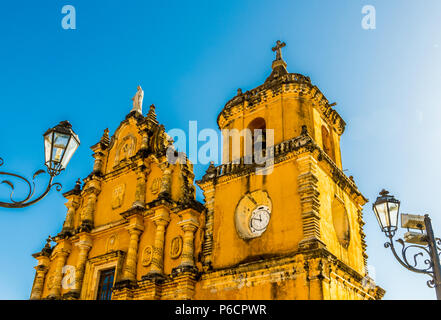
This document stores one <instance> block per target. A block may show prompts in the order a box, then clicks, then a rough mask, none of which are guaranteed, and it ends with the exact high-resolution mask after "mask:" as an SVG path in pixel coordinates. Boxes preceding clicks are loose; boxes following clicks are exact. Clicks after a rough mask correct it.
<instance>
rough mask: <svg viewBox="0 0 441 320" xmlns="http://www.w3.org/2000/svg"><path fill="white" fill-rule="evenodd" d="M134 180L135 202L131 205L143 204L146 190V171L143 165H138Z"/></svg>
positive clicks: (141, 205) (139, 205)
mask: <svg viewBox="0 0 441 320" xmlns="http://www.w3.org/2000/svg"><path fill="white" fill-rule="evenodd" d="M136 173H137V180H136V192H135V202H133V207H142V208H144V206H145V191H146V175H147V174H146V172H145V167H144V166H141V167H138V169H137V171H136Z"/></svg>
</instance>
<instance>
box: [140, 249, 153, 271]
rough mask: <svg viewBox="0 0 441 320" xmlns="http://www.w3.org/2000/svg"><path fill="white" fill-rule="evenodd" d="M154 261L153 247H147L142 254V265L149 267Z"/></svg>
mask: <svg viewBox="0 0 441 320" xmlns="http://www.w3.org/2000/svg"><path fill="white" fill-rule="evenodd" d="M152 259H153V247H152V246H147V247H145V249H144V251H143V252H142V265H143V266H144V267H148V266H149V265H150V264H151V263H152Z"/></svg>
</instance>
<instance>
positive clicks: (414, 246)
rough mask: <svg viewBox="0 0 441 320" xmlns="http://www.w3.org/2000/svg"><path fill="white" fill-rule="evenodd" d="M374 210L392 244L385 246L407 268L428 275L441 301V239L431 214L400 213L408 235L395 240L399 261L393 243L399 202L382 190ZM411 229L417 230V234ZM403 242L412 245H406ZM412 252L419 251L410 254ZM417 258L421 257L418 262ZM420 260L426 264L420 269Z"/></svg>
mask: <svg viewBox="0 0 441 320" xmlns="http://www.w3.org/2000/svg"><path fill="white" fill-rule="evenodd" d="M372 209H373V211H374V213H375V216H376V218H377V220H378V224H379V225H380V228H381V231H383V232H384V233H385V235H386V236H387V237H388V238H389V242H386V243H385V244H384V247H385V248H391V250H392V253H393V254H394V256H395V258H396V259H397V260H398V262H399V263H400V264H401V265H402V266H403V267H405V268H406V269H408V270H410V271H413V272H416V273H422V274H426V275H429V276H430V277H431V280H428V281H427V285H428V286H429V287H430V288H435V291H436V296H437V299H438V300H441V267H440V261H439V255H438V250H441V239H440V238H435V237H434V235H433V229H432V222H431V220H430V218H429V215H427V214H426V215H424V216H421V215H412V214H401V227H402V228H407V230H408V232H406V233H405V234H404V240H403V239H398V240H396V241H397V242H398V243H400V244H401V246H402V248H401V253H400V254H401V258H400V256H399V255H398V253H397V251H396V250H395V247H394V243H393V240H392V238H393V237H394V235H395V232H396V231H397V229H398V227H397V226H398V216H399V209H400V201H398V200H397V199H395V198H394V196H392V195H389V192H388V191H386V190H384V189H383V190H381V192H380V196H379V197H378V198H377V200H376V201H375V203H374V204H373V205H372ZM409 229H413V230H418V232H415V231H410V230H409ZM424 230H425V232H424ZM404 242H406V243H410V245H407V246H406V245H405V244H404ZM409 249H410V250H409ZM408 250H409V252H408ZM412 250H416V251H413V253H411V251H412ZM415 252H416V253H415ZM410 257H412V260H411V262H409V258H410ZM418 257H422V258H420V259H418ZM424 257H425V258H424ZM421 261H423V265H422V266H420V264H421Z"/></svg>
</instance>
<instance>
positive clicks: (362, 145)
mask: <svg viewBox="0 0 441 320" xmlns="http://www.w3.org/2000/svg"><path fill="white" fill-rule="evenodd" d="M67 4H70V5H73V6H75V8H76V18H77V22H76V27H77V29H76V30H64V29H62V27H61V19H62V17H63V15H62V14H61V8H62V7H63V6H64V5H67ZM367 4H369V5H374V6H375V8H376V14H377V16H376V23H377V25H376V29H375V30H364V29H362V28H361V19H362V17H363V15H362V13H361V9H362V7H363V6H364V5H367ZM440 16H441V2H439V1H437V0H433V1H429V0H426V1H424V2H423V1H405V0H389V1H375V0H370V1H358V0H340V1H338V2H337V1H331V0H329V1H327V0H309V1H306V0H305V1H294V0H288V1H282V0H277V1H263V0H252V1H244V0H240V1H237V0H236V1H230V0H223V1H161V2H159V1H134V0H133V1H131V0H130V1H124V2H122V1H110V0H108V1H85V0H72V1H38V2H37V1H15V2H12V1H8V2H6V1H2V2H1V3H0V39H1V50H0V106H1V117H0V157H2V158H3V159H4V160H5V165H4V166H3V167H2V168H1V169H3V170H8V171H13V172H20V173H23V174H25V175H26V176H27V177H30V176H32V173H33V172H34V171H36V170H37V169H40V168H42V166H43V139H42V133H43V132H44V131H45V130H46V129H48V128H49V127H52V126H54V125H55V124H57V123H58V122H59V121H61V120H65V119H68V120H69V121H70V122H71V123H72V125H73V127H74V130H75V131H76V133H77V134H78V135H79V136H80V139H81V146H80V148H79V150H78V151H77V153H76V154H75V155H74V157H73V159H72V161H71V162H70V164H69V166H68V169H67V171H66V172H64V173H63V174H62V175H60V176H59V177H58V178H57V181H59V182H61V183H62V184H63V186H64V188H63V190H64V191H67V190H69V189H71V188H72V187H73V186H74V182H75V180H76V179H77V178H79V177H81V178H84V177H86V176H87V175H88V174H89V173H90V171H91V169H92V164H93V159H92V157H91V154H92V151H91V150H90V149H89V147H90V146H91V145H93V144H94V143H96V142H97V141H98V140H99V138H100V137H101V135H102V132H103V130H104V129H105V128H107V127H108V128H109V129H110V131H111V133H112V132H113V131H114V130H115V129H116V128H117V126H118V125H119V123H120V121H122V120H123V119H124V116H125V115H126V114H127V113H128V112H129V111H130V109H131V100H130V99H131V98H132V97H133V95H134V93H135V92H136V86H137V85H138V84H140V85H142V87H143V89H144V106H145V110H146V109H147V106H148V105H150V104H151V103H154V104H155V105H156V107H157V109H156V110H157V114H158V118H159V121H160V122H161V123H163V124H164V125H165V127H166V129H172V128H182V129H184V130H187V129H188V121H190V120H197V121H198V127H199V129H203V128H214V129H216V128H217V125H216V117H217V115H218V113H219V112H220V110H221V108H222V107H223V105H224V104H225V102H226V101H228V100H229V99H230V98H231V97H232V96H234V95H235V93H236V89H237V88H239V87H241V88H242V89H244V90H248V89H251V88H254V87H256V86H258V85H259V84H261V83H262V82H263V81H264V80H265V78H266V77H267V76H268V75H269V73H270V70H271V62H272V60H273V57H274V56H273V52H272V51H271V47H272V46H273V44H274V42H275V41H276V40H278V39H280V40H283V41H285V42H286V43H287V46H286V47H285V49H284V53H283V55H284V59H285V60H286V62H287V63H288V71H290V72H297V73H302V74H304V75H307V76H310V77H311V79H312V82H313V83H314V84H316V85H317V86H318V87H319V88H320V89H321V91H322V92H323V93H324V94H325V95H326V97H327V98H328V99H329V101H331V102H333V101H336V102H337V103H338V105H337V106H336V109H337V111H338V112H339V113H340V115H341V116H342V117H343V119H344V120H345V121H346V122H347V128H346V131H345V133H344V135H343V137H342V156H343V167H344V169H347V171H345V172H346V174H348V175H353V176H354V178H355V181H356V183H357V184H358V186H359V188H360V190H361V191H362V192H363V194H364V195H365V196H366V197H368V198H369V199H370V200H371V201H375V198H376V196H377V194H378V191H379V190H380V189H381V188H382V187H385V188H388V189H389V190H390V191H391V192H392V193H394V194H395V195H396V196H397V197H398V198H399V199H400V200H401V201H402V211H403V212H411V213H418V214H424V213H429V214H430V215H431V217H432V219H433V225H434V229H435V233H437V234H438V235H441V215H440V214H441V213H440V212H439V206H438V197H439V193H440V191H441V190H440V181H441V173H440V170H439V163H440V162H439V157H440V137H441V128H440V126H439V119H440V118H441V117H440V116H441V111H440V102H441V90H439V88H440V86H441V63H440V58H441V56H440V55H441V19H440ZM205 167H206V166H196V167H195V169H196V170H195V174H196V178H199V177H201V175H202V174H203V172H204V170H205ZM41 182H42V183H41V184H43V182H44V179H42V180H41ZM6 192H7V188H6V187H5V186H3V185H2V186H0V195H2V196H1V197H2V198H3V199H4V196H3V195H5V194H6ZM198 198H199V199H200V200H202V198H201V196H200V193H199V194H198ZM64 202H65V201H64V198H63V197H62V195H61V193H58V192H56V191H53V192H51V193H50V195H49V196H48V197H47V198H45V199H44V200H43V201H41V202H40V203H38V204H36V205H34V206H32V207H30V208H27V209H20V210H6V209H0V228H1V229H0V252H1V254H0V261H1V263H0V299H27V298H29V294H30V290H31V286H32V281H33V278H34V270H33V266H34V265H35V262H36V261H35V260H34V259H33V258H32V257H31V254H32V253H34V252H37V251H39V250H40V249H41V247H42V246H43V245H44V239H45V238H46V237H47V235H49V234H52V235H54V234H56V233H58V232H59V231H60V228H61V226H62V223H63V221H64V217H65V212H66V210H65V207H64ZM364 217H365V221H366V223H367V224H366V226H365V232H366V234H367V243H368V249H367V250H368V254H369V260H368V261H369V265H371V266H373V267H374V268H375V271H376V272H375V273H376V281H377V283H378V284H379V285H381V286H382V287H383V288H385V289H386V290H387V294H386V296H385V298H386V299H433V298H435V292H434V290H433V289H429V288H427V286H426V284H425V282H426V280H427V279H426V278H425V276H421V275H417V274H413V273H411V272H409V271H407V270H405V269H404V268H403V267H401V266H400V265H399V264H398V262H396V261H395V260H394V258H393V256H392V253H391V252H390V251H389V249H385V248H384V247H383V243H384V241H385V238H384V236H383V235H382V234H381V233H380V231H379V229H378V226H377V222H376V220H375V218H374V217H373V213H372V211H371V203H369V204H367V205H366V206H365V210H364Z"/></svg>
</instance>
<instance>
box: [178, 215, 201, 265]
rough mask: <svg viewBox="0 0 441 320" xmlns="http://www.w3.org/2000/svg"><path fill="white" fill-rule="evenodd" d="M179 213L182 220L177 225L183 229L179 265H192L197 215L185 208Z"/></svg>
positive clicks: (197, 223) (197, 222) (197, 224)
mask: <svg viewBox="0 0 441 320" xmlns="http://www.w3.org/2000/svg"><path fill="white" fill-rule="evenodd" d="M181 214H182V221H181V222H179V223H178V225H180V226H181V228H182V230H183V231H184V239H183V246H182V255H181V264H180V265H179V267H194V233H195V231H196V230H197V229H198V227H199V221H198V215H197V212H196V211H194V210H193V209H187V210H185V211H183V212H182V213H181Z"/></svg>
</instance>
